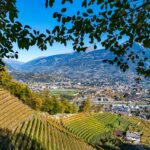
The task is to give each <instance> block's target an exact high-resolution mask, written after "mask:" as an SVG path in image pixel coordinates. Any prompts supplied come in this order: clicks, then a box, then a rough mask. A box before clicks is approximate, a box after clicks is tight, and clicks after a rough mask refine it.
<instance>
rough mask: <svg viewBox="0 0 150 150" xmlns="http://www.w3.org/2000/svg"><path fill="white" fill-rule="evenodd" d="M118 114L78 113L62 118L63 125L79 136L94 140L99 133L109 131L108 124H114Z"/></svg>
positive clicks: (90, 140) (88, 140) (89, 140)
mask: <svg viewBox="0 0 150 150" xmlns="http://www.w3.org/2000/svg"><path fill="white" fill-rule="evenodd" d="M116 118H117V116H116V115H112V114H110V113H102V114H98V115H90V114H77V115H74V116H72V117H68V118H64V119H62V124H63V126H64V127H65V128H66V129H67V130H68V131H70V132H72V133H74V134H75V135H77V136H78V137H79V138H82V139H84V140H86V141H87V142H89V143H90V142H92V141H93V140H94V139H95V138H97V137H98V136H99V135H101V134H102V133H104V132H106V131H107V127H106V125H107V124H111V123H112V124H113V123H114V122H115V120H116Z"/></svg>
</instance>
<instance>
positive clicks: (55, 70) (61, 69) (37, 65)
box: [5, 43, 150, 81]
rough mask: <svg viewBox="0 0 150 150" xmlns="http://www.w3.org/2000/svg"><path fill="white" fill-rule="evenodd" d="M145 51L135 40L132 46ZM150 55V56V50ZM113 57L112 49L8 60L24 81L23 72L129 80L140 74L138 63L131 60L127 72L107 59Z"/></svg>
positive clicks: (80, 77) (139, 50)
mask: <svg viewBox="0 0 150 150" xmlns="http://www.w3.org/2000/svg"><path fill="white" fill-rule="evenodd" d="M142 50H143V47H142V46H141V45H139V44H137V43H134V44H133V47H132V48H131V49H130V51H134V52H137V53H138V54H139V55H141V54H140V53H141V52H142ZM147 55H148V57H149V56H150V55H149V53H148V54H147ZM113 57H114V55H113V54H112V53H111V52H110V51H108V50H105V49H101V50H93V51H87V52H80V53H78V52H74V53H69V54H59V55H54V56H48V57H42V58H37V59H34V60H32V61H29V62H27V63H21V62H17V61H13V60H5V62H6V65H7V66H8V69H9V68H10V70H11V71H12V72H13V74H14V76H15V78H17V79H22V80H23V78H21V76H22V75H20V74H28V75H29V74H48V75H50V76H58V77H59V76H60V77H62V78H69V79H72V80H77V81H80V80H83V79H84V80H88V79H89V80H95V79H96V80H99V79H100V80H102V79H104V80H105V79H106V78H107V79H108V78H110V80H114V81H119V80H129V78H131V77H134V76H136V73H135V70H134V64H132V63H131V62H130V63H131V64H129V65H130V70H129V71H127V72H125V73H124V72H122V71H120V69H119V67H118V66H116V65H110V64H106V63H104V62H103V60H104V59H112V58H113ZM16 72H17V73H16Z"/></svg>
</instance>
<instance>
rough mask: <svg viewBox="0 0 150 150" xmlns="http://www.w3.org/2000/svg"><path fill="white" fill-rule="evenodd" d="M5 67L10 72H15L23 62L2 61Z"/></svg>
mask: <svg viewBox="0 0 150 150" xmlns="http://www.w3.org/2000/svg"><path fill="white" fill-rule="evenodd" d="M3 61H4V62H5V64H6V66H7V68H8V69H11V70H13V69H14V70H17V69H19V68H20V67H21V65H23V64H24V63H23V62H20V61H17V60H13V59H4V60H3Z"/></svg>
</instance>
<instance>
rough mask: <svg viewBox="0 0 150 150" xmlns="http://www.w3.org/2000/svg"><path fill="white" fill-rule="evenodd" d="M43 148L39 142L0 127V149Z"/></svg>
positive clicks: (33, 149)
mask: <svg viewBox="0 0 150 150" xmlns="http://www.w3.org/2000/svg"><path fill="white" fill-rule="evenodd" d="M16 149H18V150H20V149H22V150H45V149H44V148H43V147H42V146H41V144H40V143H38V142H37V141H36V140H34V139H31V138H30V137H29V136H26V135H23V134H21V133H19V134H16V135H13V134H12V132H11V131H9V130H8V129H0V150H16Z"/></svg>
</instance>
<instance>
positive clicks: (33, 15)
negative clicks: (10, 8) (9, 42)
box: [14, 0, 76, 62]
mask: <svg viewBox="0 0 150 150" xmlns="http://www.w3.org/2000/svg"><path fill="white" fill-rule="evenodd" d="M75 5H76V4H75ZM69 8H70V9H69V10H68V13H73V12H75V11H76V8H75V7H72V8H71V7H70V6H69ZM17 9H18V11H19V21H20V22H21V23H22V24H24V25H26V24H27V25H30V26H31V27H32V28H33V29H37V30H40V31H42V32H44V31H45V30H46V29H47V28H48V29H52V28H53V27H54V26H55V25H57V22H56V21H55V20H54V19H53V18H52V14H53V12H55V11H59V10H60V9H61V8H60V5H59V4H56V5H55V6H54V7H53V9H50V8H49V9H46V8H45V0H17ZM14 47H15V50H17V51H19V58H18V60H19V61H23V62H27V61H29V60H32V59H34V58H37V57H41V56H50V55H55V54H62V53H70V52H73V50H72V46H71V44H68V45H67V46H66V47H65V46H63V45H60V44H57V43H56V44H54V45H53V47H50V46H49V47H48V49H47V50H46V51H40V50H39V49H38V48H37V47H36V46H33V47H31V48H30V49H29V51H26V50H19V49H18V47H17V45H16V44H15V45H14Z"/></svg>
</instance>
